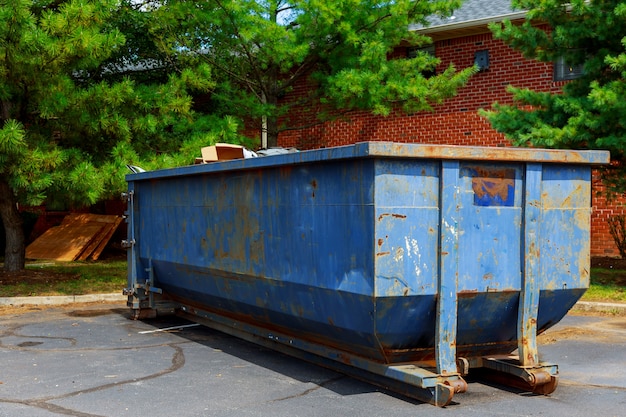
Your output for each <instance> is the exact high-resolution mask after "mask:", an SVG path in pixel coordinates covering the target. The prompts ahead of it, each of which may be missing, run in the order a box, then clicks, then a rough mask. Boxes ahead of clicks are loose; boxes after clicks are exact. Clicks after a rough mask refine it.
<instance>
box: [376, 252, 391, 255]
mask: <svg viewBox="0 0 626 417" xmlns="http://www.w3.org/2000/svg"><path fill="white" fill-rule="evenodd" d="M385 255H389V252H378V253H377V254H376V256H385Z"/></svg>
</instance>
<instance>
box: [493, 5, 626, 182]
mask: <svg viewBox="0 0 626 417" xmlns="http://www.w3.org/2000/svg"><path fill="white" fill-rule="evenodd" d="M513 5H514V6H516V7H518V8H520V9H526V10H529V11H528V13H527V17H526V20H525V22H524V23H523V24H522V25H514V24H512V23H511V22H504V23H502V24H497V25H492V27H491V29H492V30H493V32H494V34H495V36H496V37H498V38H500V39H502V40H504V41H505V42H506V43H507V44H509V45H510V46H512V47H513V48H515V49H518V50H520V51H522V52H523V53H524V55H525V56H526V57H527V58H532V59H537V60H540V61H543V62H556V61H557V60H560V59H561V60H562V61H563V62H564V63H565V64H566V65H567V66H568V67H571V68H577V67H582V68H583V75H582V76H581V77H580V78H576V79H573V80H571V81H569V82H568V83H567V84H566V85H565V86H564V87H563V90H562V92H561V93H559V94H551V93H548V92H537V91H532V90H530V89H519V88H510V91H511V92H512V94H513V98H514V100H515V103H514V104H513V105H499V104H496V105H494V107H493V110H492V111H490V112H486V113H485V115H486V116H487V117H488V118H489V120H490V121H491V123H492V125H493V126H494V128H495V129H497V130H498V131H500V132H503V133H504V134H505V135H506V136H507V137H509V138H511V139H512V141H513V143H514V144H516V145H519V146H528V145H532V146H540V147H551V148H569V149H608V150H610V151H611V157H612V160H613V162H614V164H613V166H612V167H611V168H610V169H608V170H607V171H606V172H605V173H604V174H605V179H606V180H607V184H608V185H609V189H611V190H613V191H620V192H623V191H625V190H626V176H624V174H625V173H626V151H625V150H626V101H625V100H624V93H625V92H626V81H625V80H626V50H625V46H626V4H624V2H623V1H620V0H592V1H584V0H575V1H567V2H565V1H558V0H514V1H513ZM538 22H541V23H547V25H548V27H549V29H548V30H545V29H544V28H542V27H539V26H537V25H536V24H537V23H538Z"/></svg>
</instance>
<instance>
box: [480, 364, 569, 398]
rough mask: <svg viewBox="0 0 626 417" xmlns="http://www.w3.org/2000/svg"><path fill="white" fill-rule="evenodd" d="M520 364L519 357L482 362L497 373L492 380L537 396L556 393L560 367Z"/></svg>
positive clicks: (485, 366)
mask: <svg viewBox="0 0 626 417" xmlns="http://www.w3.org/2000/svg"><path fill="white" fill-rule="evenodd" d="M519 363H520V362H519V358H518V357H517V356H504V357H484V358H481V360H480V365H481V366H482V367H483V368H487V369H490V370H492V371H495V372H496V374H494V375H493V378H492V379H495V380H497V381H498V382H501V383H503V384H505V385H509V386H513V387H516V388H521V389H524V390H529V391H532V392H533V393H535V394H544V395H547V394H551V393H552V392H554V390H555V389H556V387H557V385H558V382H559V367H558V365H555V364H551V363H546V362H540V363H538V364H537V365H534V366H523V365H519ZM511 377H513V378H511Z"/></svg>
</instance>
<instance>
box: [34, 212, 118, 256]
mask: <svg viewBox="0 0 626 417" xmlns="http://www.w3.org/2000/svg"><path fill="white" fill-rule="evenodd" d="M121 222H122V218H121V217H119V216H110V215H101V214H89V213H73V214H69V215H67V216H66V217H65V218H64V219H63V222H61V224H60V225H59V226H56V227H53V228H50V229H48V230H47V231H46V232H45V233H44V234H43V235H41V236H40V237H39V238H38V239H37V240H35V241H34V242H33V243H31V244H30V245H29V246H28V247H27V248H26V257H27V258H29V259H52V260H57V261H74V260H77V259H79V260H86V259H89V258H90V257H91V258H92V259H98V257H99V256H100V254H101V253H102V251H103V250H104V248H105V247H106V245H107V243H108V242H109V240H110V239H111V236H112V235H113V233H115V230H117V227H118V226H119V225H120V223H121Z"/></svg>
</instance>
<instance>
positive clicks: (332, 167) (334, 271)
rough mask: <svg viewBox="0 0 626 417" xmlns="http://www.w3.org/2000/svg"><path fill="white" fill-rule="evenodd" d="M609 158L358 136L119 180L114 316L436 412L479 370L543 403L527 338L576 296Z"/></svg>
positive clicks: (538, 366)
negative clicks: (296, 362) (121, 241)
mask: <svg viewBox="0 0 626 417" xmlns="http://www.w3.org/2000/svg"><path fill="white" fill-rule="evenodd" d="M608 161H609V154H608V152H604V151H569V150H545V149H530V148H519V149H514V148H480V147H459V146H435V145H422V144H398V143H388V142H364V143H358V144H355V145H351V146H344V147H337V148H326V149H320V150H314V151H303V152H297V153H285V154H279V155H275V156H267V157H264V158H251V159H244V160H235V161H224V162H221V163H217V164H202V165H194V166H189V167H182V168H179V169H177V170H176V171H171V170H170V171H165V170H164V171H151V172H145V173H138V174H133V175H128V176H127V181H128V193H126V196H127V200H128V213H127V222H128V236H129V245H128V247H129V249H128V259H129V274H128V287H127V288H126V289H125V290H124V291H125V293H126V294H127V295H128V306H129V307H130V308H131V311H132V313H133V316H134V317H135V318H142V317H145V316H149V315H150V314H155V312H156V311H158V310H159V309H161V308H163V309H174V310H175V311H176V312H177V314H180V315H181V316H184V317H187V318H190V319H192V320H195V321H197V322H200V323H203V324H206V325H208V326H210V327H213V328H215V329H218V330H220V331H224V332H226V333H230V334H233V335H235V336H238V337H241V338H243V339H246V340H249V341H253V342H255V343H259V344H262V345H265V346H269V347H271V348H274V349H277V350H280V351H282V352H285V353H288V354H291V355H294V356H296V357H300V358H302V359H305V360H309V361H312V362H315V363H318V364H321V365H324V366H329V367H332V368H333V369H337V370H339V371H341V372H345V373H347V374H349V375H353V376H356V377H359V378H364V379H367V380H369V381H370V382H373V383H376V384H379V385H381V386H384V387H386V388H390V389H393V390H395V391H398V392H400V393H402V394H404V395H407V396H410V397H413V398H417V399H419V400H422V401H426V402H430V403H432V404H435V405H438V406H445V405H446V404H448V403H449V402H450V401H451V400H452V398H453V396H454V395H455V394H456V393H459V392H464V391H466V389H467V384H466V383H465V380H464V378H463V377H464V376H465V375H466V374H467V373H471V372H472V369H476V368H481V369H483V370H485V369H486V370H490V371H493V372H494V373H496V374H498V375H501V376H502V378H503V380H504V381H505V382H506V383H508V384H510V385H514V386H520V385H521V386H523V387H525V389H527V390H529V391H532V392H536V393H541V394H549V393H550V392H552V391H553V390H554V389H555V388H556V385H557V381H558V367H557V365H555V364H551V363H545V362H542V361H540V360H539V355H538V349H537V334H539V333H541V332H543V331H545V330H546V329H548V328H550V327H551V326H553V325H554V324H556V323H558V322H559V320H561V319H562V318H563V316H565V314H567V312H568V311H569V309H570V308H571V307H572V306H573V305H574V304H575V303H576V301H577V300H578V299H579V298H580V297H581V296H582V294H583V293H584V292H585V290H586V289H587V288H588V285H589V263H590V261H589V252H590V251H589V245H590V238H589V233H590V212H591V210H590V198H591V169H592V166H594V165H599V164H606V163H608ZM516 351H517V353H518V354H517V355H515V356H511V355H512V354H513V353H515V352H516Z"/></svg>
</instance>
